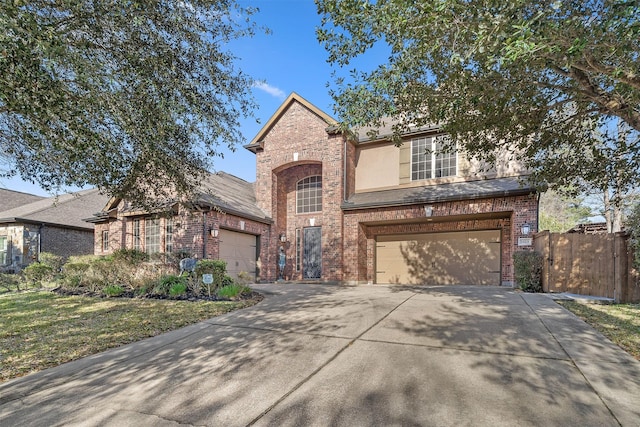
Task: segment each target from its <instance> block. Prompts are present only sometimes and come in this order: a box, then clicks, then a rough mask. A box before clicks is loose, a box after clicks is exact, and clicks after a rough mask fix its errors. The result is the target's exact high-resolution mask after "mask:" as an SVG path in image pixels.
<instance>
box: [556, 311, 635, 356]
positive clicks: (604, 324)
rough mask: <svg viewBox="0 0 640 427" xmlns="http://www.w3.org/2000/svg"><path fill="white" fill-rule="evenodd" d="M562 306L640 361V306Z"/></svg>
mask: <svg viewBox="0 0 640 427" xmlns="http://www.w3.org/2000/svg"><path fill="white" fill-rule="evenodd" d="M560 304H561V305H562V306H563V307H565V308H566V309H568V310H569V311H571V312H572V313H574V314H575V315H576V316H578V317H580V318H581V319H583V320H584V321H585V322H587V323H588V324H590V325H591V326H593V328H594V329H597V330H598V331H600V333H602V335H604V336H606V337H607V338H609V339H610V340H611V341H612V342H614V343H615V344H617V345H618V346H620V347H621V348H623V349H624V350H625V351H627V352H628V353H629V354H631V355H632V356H633V357H635V358H636V359H638V360H640V304H614V305H600V304H581V303H577V302H572V301H562V302H560Z"/></svg>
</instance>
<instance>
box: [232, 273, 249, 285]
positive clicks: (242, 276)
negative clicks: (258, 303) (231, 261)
mask: <svg viewBox="0 0 640 427" xmlns="http://www.w3.org/2000/svg"><path fill="white" fill-rule="evenodd" d="M252 281H253V277H251V275H250V274H249V273H247V272H246V271H241V272H240V273H238V279H237V280H236V282H237V283H239V284H241V285H247V284H249V283H251V282H252Z"/></svg>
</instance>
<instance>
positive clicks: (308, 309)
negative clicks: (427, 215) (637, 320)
mask: <svg viewBox="0 0 640 427" xmlns="http://www.w3.org/2000/svg"><path fill="white" fill-rule="evenodd" d="M256 287H257V288H259V289H261V290H262V291H263V292H264V293H265V295H266V298H265V300H264V301H263V302H262V303H260V304H258V305H257V306H255V307H252V308H249V309H245V310H241V311H236V312H233V313H229V314H227V315H224V316H220V317H217V318H214V319H211V320H209V321H206V322H203V323H200V324H197V325H193V326H190V327H186V328H183V329H180V330H178V331H174V332H170V333H167V334H164V335H162V336H158V337H155V338H151V339H148V340H145V341H141V342H139V343H135V344H132V345H127V346H123V347H120V348H118V349H114V350H111V351H108V352H105V353H101V354H99V355H95V356H92V357H88V358H85V359H82V360H79V361H76V362H72V363H68V364H66V365H63V366H60V367H58V368H54V369H50V370H47V371H44V372H41V373H38V374H34V375H31V376H28V377H25V378H21V379H18V380H15V381H11V382H8V383H5V384H1V385H0V425H2V426H25V425H38V426H55V425H65V426H67V425H71V426H76V425H77V426H126V425H131V426H176V425H197V426H205V425H206V426H245V425H258V426H263V425H265V426H266V425H273V426H283V425H284V426H305V425H322V426H324V425H336V426H337V425H344V426H361V425H362V426H365V425H380V426H389V425H403V426H412V425H416V426H418V425H419V426H430V425H433V426H448V425H451V426H454V425H455V426H464V425H470V426H471V425H473V426H482V425H487V426H488V425H490V426H529V425H538V426H552V425H555V426H569V425H575V426H615V425H624V426H638V425H640V404H639V403H640V362H637V361H636V360H634V359H632V358H631V357H630V356H628V355H627V354H626V353H624V352H623V351H621V350H619V349H618V348H617V347H615V346H614V345H613V344H611V343H610V342H609V341H607V340H606V339H605V338H603V337H602V336H601V335H600V334H598V333H597V332H595V331H594V330H593V329H592V328H590V327H589V326H587V325H586V324H585V323H583V322H582V321H581V320H579V319H577V318H576V317H574V316H573V315H572V314H570V313H569V312H567V311H566V310H564V309H563V308H561V307H560V306H558V305H556V304H555V303H554V302H553V301H552V300H551V299H550V298H549V297H548V296H545V295H533V294H522V293H518V292H515V291H513V290H510V289H504V288H493V287H425V288H418V287H412V288H406V287H392V286H391V287H389V286H360V287H338V286H331V285H257V286H256Z"/></svg>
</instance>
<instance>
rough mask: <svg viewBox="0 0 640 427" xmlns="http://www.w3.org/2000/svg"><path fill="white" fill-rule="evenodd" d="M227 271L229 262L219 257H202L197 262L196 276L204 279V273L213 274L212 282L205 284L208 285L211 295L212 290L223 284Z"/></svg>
mask: <svg viewBox="0 0 640 427" xmlns="http://www.w3.org/2000/svg"><path fill="white" fill-rule="evenodd" d="M226 272H227V263H226V262H225V261H222V260H219V259H201V260H200V261H198V262H197V263H196V277H197V278H198V280H200V281H202V275H203V274H211V275H213V283H212V284H210V285H209V284H206V283H205V284H204V286H206V288H207V291H208V293H209V296H211V293H212V292H211V291H212V290H213V289H217V288H219V287H220V286H223V280H224V277H225V275H226Z"/></svg>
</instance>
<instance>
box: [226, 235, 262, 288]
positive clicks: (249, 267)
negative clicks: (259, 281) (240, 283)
mask: <svg viewBox="0 0 640 427" xmlns="http://www.w3.org/2000/svg"><path fill="white" fill-rule="evenodd" d="M218 238H219V244H220V256H219V258H220V259H221V260H223V261H226V262H227V274H228V275H229V276H231V277H233V278H234V279H235V278H237V277H238V273H240V272H242V271H244V272H246V273H249V277H250V278H251V280H255V278H256V260H257V259H258V257H257V251H256V236H254V235H253V234H246V233H238V232H237V231H229V230H222V229H221V230H220V233H219V234H218Z"/></svg>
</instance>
